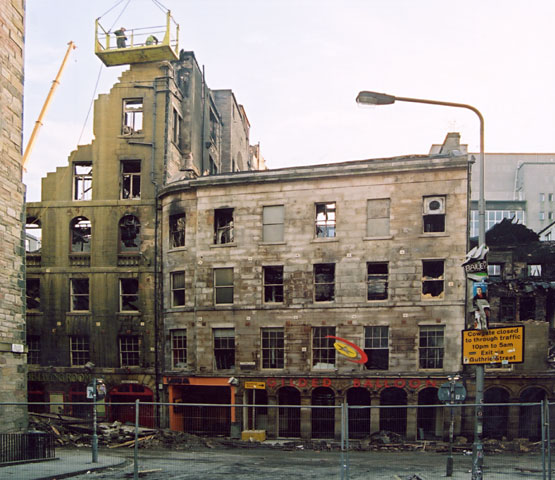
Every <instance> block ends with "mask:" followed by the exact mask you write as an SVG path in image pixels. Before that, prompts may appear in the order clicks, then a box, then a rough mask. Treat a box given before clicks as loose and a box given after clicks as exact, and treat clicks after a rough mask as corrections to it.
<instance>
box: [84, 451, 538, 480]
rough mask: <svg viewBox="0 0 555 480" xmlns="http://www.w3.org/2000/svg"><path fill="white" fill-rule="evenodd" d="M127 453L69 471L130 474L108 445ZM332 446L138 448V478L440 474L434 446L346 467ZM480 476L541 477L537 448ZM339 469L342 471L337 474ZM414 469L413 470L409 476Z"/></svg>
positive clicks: (458, 474)
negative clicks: (115, 462)
mask: <svg viewBox="0 0 555 480" xmlns="http://www.w3.org/2000/svg"><path fill="white" fill-rule="evenodd" d="M109 452H110V455H121V456H124V457H126V458H128V459H129V462H128V463H127V464H126V465H125V466H122V467H119V468H114V469H108V470H104V471H102V472H97V473H94V472H93V473H89V474H87V475H80V476H78V477H74V478H77V479H82V480H84V479H87V480H95V479H122V478H133V469H134V467H133V450H129V449H123V450H109ZM341 461H342V456H341V452H338V451H331V452H330V451H320V452H318V451H312V450H300V449H295V450H281V449H268V448H241V449H203V450H199V451H195V452H193V451H171V450H139V463H138V470H139V478H144V479H147V480H163V479H164V480H165V479H177V480H193V479H194V480H197V479H203V480H218V479H222V480H223V479H226V480H235V479H247V480H296V479H307V480H309V479H314V480H322V479H341V480H370V479H372V480H374V479H376V480H382V479H383V480H385V479H388V480H392V479H393V480H408V479H411V480H418V479H422V480H432V479H440V478H446V475H445V474H446V462H447V455H446V454H438V453H434V452H376V451H366V452H360V451H356V452H349V454H348V462H346V463H348V465H349V467H348V470H347V469H343V472H342V468H341V465H342V463H341ZM453 464H454V468H453V475H452V477H450V478H452V479H453V480H462V479H465V480H470V477H471V474H470V470H471V464H472V458H471V456H468V455H464V454H462V453H457V454H456V455H454V462H453ZM484 465H485V468H484V479H485V480H505V479H506V480H510V479H528V478H530V479H534V478H538V479H541V478H542V473H541V467H542V458H541V456H540V455H537V454H526V455H523V456H518V455H515V454H503V455H496V456H491V457H487V458H486V459H485V463H484ZM342 475H343V476H342ZM415 475H417V476H416V477H415Z"/></svg>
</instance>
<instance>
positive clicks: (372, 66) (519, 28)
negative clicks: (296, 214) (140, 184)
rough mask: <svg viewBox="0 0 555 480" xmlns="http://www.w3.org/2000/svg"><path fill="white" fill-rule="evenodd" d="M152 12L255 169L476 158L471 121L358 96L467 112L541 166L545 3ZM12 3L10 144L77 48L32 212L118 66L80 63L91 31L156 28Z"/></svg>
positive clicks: (53, 117) (549, 84) (141, 9)
mask: <svg viewBox="0 0 555 480" xmlns="http://www.w3.org/2000/svg"><path fill="white" fill-rule="evenodd" d="M161 1H162V3H163V4H164V5H165V6H166V7H167V8H169V9H170V10H171V11H172V14H173V16H174V18H175V20H176V21H177V22H178V23H179V24H180V48H182V49H185V50H192V51H194V52H195V55H196V57H197V61H198V63H199V64H200V65H204V66H205V71H206V79H207V83H208V86H209V87H210V88H213V89H219V88H230V89H232V90H233V91H234V92H235V95H236V97H237V100H238V101H239V103H241V104H243V105H244V107H245V109H246V112H247V115H248V117H249V121H250V123H251V143H252V144H255V143H258V142H260V144H261V147H262V153H263V155H264V157H265V158H266V160H267V165H268V167H269V168H279V167H287V166H295V165H306V164H318V163H332V162H340V161H347V160H357V159H366V158H378V157H391V156H397V155H403V154H409V153H415V154H426V153H428V151H429V149H430V146H431V145H432V144H433V143H441V142H442V141H443V139H444V138H445V135H446V134H447V132H450V131H458V132H460V133H461V135H462V142H463V143H467V144H468V145H469V148H470V150H471V151H476V150H478V146H479V135H478V132H479V130H478V119H477V117H476V115H475V114H473V113H472V112H470V111H467V110H463V109H458V108H445V107H438V106H429V105H415V104H408V103H404V104H403V103H397V104H395V105H389V106H382V107H375V108H361V107H359V106H357V105H356V103H355V98H356V95H357V93H358V92H359V91H360V90H374V91H378V92H386V93H390V94H393V95H398V96H404V97H417V98H427V99H435V100H444V101H451V102H458V103H468V104H471V105H473V106H475V107H476V108H478V109H479V110H480V111H481V112H482V114H483V116H484V118H485V145H486V151H487V152H555V135H554V133H555V88H554V85H555V83H554V78H555V60H554V59H555V55H554V54H553V46H554V45H555V28H553V19H554V18H555V2H553V1H552V0H529V1H524V0H504V1H497V0H465V1H464V2H463V1H459V2H455V1H446V0H418V1H416V0H161ZM26 3H27V20H26V45H25V56H26V61H25V100H24V101H25V117H24V120H25V122H24V123H25V134H24V144H26V142H27V140H28V138H29V135H30V133H31V131H32V128H33V125H34V123H35V121H36V120H37V117H38V114H39V111H40V109H41V107H42V104H43V102H44V100H45V98H46V95H47V93H48V90H49V89H50V86H51V84H52V80H53V79H54V78H55V76H56V73H57V71H58V68H59V66H60V64H61V61H62V58H63V56H64V54H65V51H66V49H67V44H68V42H69V41H70V40H72V41H74V42H75V43H76V45H77V49H76V50H74V51H73V52H72V54H71V57H70V60H69V63H68V65H67V68H66V70H65V71H64V73H63V76H62V79H61V84H60V86H59V87H58V89H57V91H56V93H55V96H54V98H53V101H52V104H51V107H50V109H49V111H48V113H47V115H46V118H45V120H44V126H43V127H42V129H41V131H40V134H39V138H38V141H37V143H36V145H35V147H34V150H33V153H32V155H31V157H30V160H29V162H28V164H27V172H26V174H25V176H24V181H25V183H26V184H27V186H28V193H27V200H28V201H36V200H39V199H40V178H41V177H43V176H45V175H46V172H49V171H54V170H55V169H56V167H57V166H64V165H67V158H68V155H69V154H70V152H71V151H72V150H74V149H75V148H76V147H77V145H78V144H79V143H80V144H87V143H89V142H90V141H91V138H92V113H91V115H90V116H89V119H88V121H87V122H86V123H85V120H86V118H87V112H88V110H89V107H90V104H91V102H92V100H93V98H96V97H97V96H98V94H99V93H106V92H108V91H109V89H110V87H111V85H112V84H114V83H115V81H116V80H117V77H118V75H119V74H120V73H121V71H122V70H123V69H124V68H125V67H110V68H108V67H104V66H103V65H102V64H101V62H100V60H99V59H98V58H97V57H96V56H95V55H94V49H93V48H94V43H93V42H94V20H95V18H97V17H100V16H102V18H101V20H100V21H101V23H102V25H103V26H105V27H106V28H108V27H112V26H114V27H116V26H120V25H124V26H126V27H131V28H137V27H148V26H155V25H161V24H163V23H164V19H165V17H164V13H163V12H162V11H161V10H160V9H159V8H158V7H157V6H156V5H155V4H154V2H153V1H152V0H130V3H129V6H128V7H127V8H126V9H125V11H123V13H122V9H123V7H124V5H125V4H126V3H127V0H124V1H123V2H122V3H120V4H119V5H118V6H116V7H115V8H114V9H112V10H111V11H109V12H108V13H106V12H107V11H108V10H110V9H111V8H112V7H113V6H114V5H116V4H117V3H118V1H117V0H94V1H90V0H27V2H26ZM105 13H106V14H105ZM120 14H121V16H120ZM101 65H102V67H101ZM99 72H100V81H99V84H98V88H97V90H96V93H95V84H96V82H97V78H98V75H99ZM82 131H83V133H81V132H82Z"/></svg>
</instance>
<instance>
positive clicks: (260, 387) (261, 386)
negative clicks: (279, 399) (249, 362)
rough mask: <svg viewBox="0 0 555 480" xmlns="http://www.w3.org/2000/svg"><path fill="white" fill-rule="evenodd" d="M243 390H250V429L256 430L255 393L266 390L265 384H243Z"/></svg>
mask: <svg viewBox="0 0 555 480" xmlns="http://www.w3.org/2000/svg"><path fill="white" fill-rule="evenodd" d="M245 388H246V389H248V390H252V429H253V430H256V418H255V412H256V391H257V390H266V382H245Z"/></svg>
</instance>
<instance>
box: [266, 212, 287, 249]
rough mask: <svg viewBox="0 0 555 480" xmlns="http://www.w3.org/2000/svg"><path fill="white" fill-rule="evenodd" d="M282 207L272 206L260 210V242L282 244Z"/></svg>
mask: <svg viewBox="0 0 555 480" xmlns="http://www.w3.org/2000/svg"><path fill="white" fill-rule="evenodd" d="M284 210H285V208H284V206H283V205H272V206H269V207H263V209H262V241H263V242H283V238H284V235H283V230H284Z"/></svg>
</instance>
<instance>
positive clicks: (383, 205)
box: [366, 198, 391, 237]
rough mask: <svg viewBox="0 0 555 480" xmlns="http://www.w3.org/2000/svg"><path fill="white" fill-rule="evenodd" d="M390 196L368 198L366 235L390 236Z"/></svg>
mask: <svg viewBox="0 0 555 480" xmlns="http://www.w3.org/2000/svg"><path fill="white" fill-rule="evenodd" d="M390 203H391V200H390V199H389V198H379V199H372V200H368V202H367V210H366V212H367V213H366V215H367V218H366V236H367V237H386V236H389V217H390V214H389V208H390Z"/></svg>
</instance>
